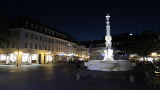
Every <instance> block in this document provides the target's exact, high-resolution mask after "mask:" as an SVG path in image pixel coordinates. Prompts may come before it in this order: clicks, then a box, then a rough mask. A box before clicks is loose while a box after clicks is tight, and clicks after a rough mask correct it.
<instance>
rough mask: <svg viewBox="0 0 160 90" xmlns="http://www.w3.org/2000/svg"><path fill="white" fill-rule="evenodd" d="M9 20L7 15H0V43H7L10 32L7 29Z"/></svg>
mask: <svg viewBox="0 0 160 90" xmlns="http://www.w3.org/2000/svg"><path fill="white" fill-rule="evenodd" d="M9 27H10V21H9V19H8V18H7V17H5V16H2V15H0V44H2V43H9V39H10V37H11V36H12V32H11V30H10V29H9Z"/></svg>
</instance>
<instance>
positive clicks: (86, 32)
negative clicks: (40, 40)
mask: <svg viewBox="0 0 160 90" xmlns="http://www.w3.org/2000/svg"><path fill="white" fill-rule="evenodd" d="M0 10H1V11H3V13H5V14H6V15H8V16H10V17H15V16H29V17H32V18H33V19H34V20H37V21H39V22H41V23H44V24H48V25H51V26H54V27H55V28H57V29H58V30H60V31H64V32H66V33H69V34H70V35H71V36H73V37H74V38H75V39H76V40H80V41H82V40H83V41H84V40H98V39H102V37H103V36H104V35H105V15H106V14H107V13H109V14H110V15H111V34H118V33H126V32H129V33H140V32H141V31H142V30H145V29H151V30H154V31H160V1H158V0H157V1H156V0H155V1H154V0H137V1H136V0H127V1H122V0H117V1H115V0H110V1H107V0H104V1H103V0H97V1H96V0H4V1H0Z"/></svg>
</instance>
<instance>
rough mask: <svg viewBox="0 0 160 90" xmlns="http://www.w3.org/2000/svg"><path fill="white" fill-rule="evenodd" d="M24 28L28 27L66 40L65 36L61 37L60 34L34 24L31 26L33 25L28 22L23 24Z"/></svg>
mask: <svg viewBox="0 0 160 90" xmlns="http://www.w3.org/2000/svg"><path fill="white" fill-rule="evenodd" d="M25 26H26V27H30V28H32V29H33V30H37V31H41V32H44V33H46V34H50V35H55V36H58V37H63V38H67V36H66V35H63V34H61V33H58V32H55V31H53V30H51V29H49V28H46V27H42V26H39V25H36V24H33V23H30V22H28V21H26V22H25Z"/></svg>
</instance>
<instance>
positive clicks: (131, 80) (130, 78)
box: [129, 75, 135, 83]
mask: <svg viewBox="0 0 160 90" xmlns="http://www.w3.org/2000/svg"><path fill="white" fill-rule="evenodd" d="M129 81H130V82H131V83H134V82H135V78H134V76H133V75H130V77H129Z"/></svg>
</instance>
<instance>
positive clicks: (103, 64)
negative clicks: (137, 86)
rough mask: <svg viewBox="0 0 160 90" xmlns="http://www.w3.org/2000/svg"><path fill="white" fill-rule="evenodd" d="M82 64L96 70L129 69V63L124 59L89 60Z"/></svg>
mask: <svg viewBox="0 0 160 90" xmlns="http://www.w3.org/2000/svg"><path fill="white" fill-rule="evenodd" d="M84 65H85V66H86V67H88V69H89V70H97V71H128V70H130V69H131V67H130V63H129V62H128V61H126V60H113V61H109V60H91V61H89V62H85V63H84Z"/></svg>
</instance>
